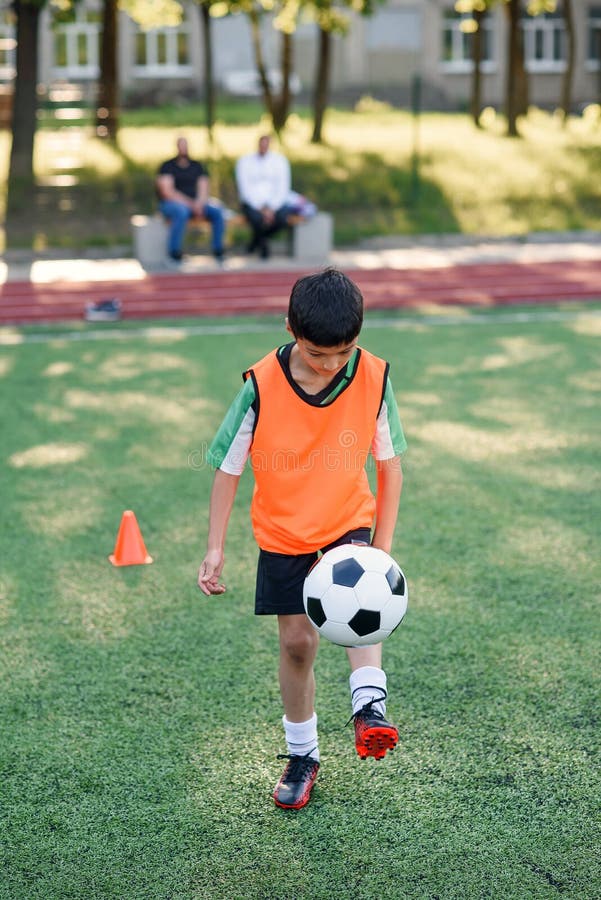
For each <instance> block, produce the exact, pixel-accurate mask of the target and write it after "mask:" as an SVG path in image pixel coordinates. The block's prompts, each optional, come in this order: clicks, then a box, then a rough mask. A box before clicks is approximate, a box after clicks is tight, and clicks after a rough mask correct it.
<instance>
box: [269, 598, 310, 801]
mask: <svg viewBox="0 0 601 900" xmlns="http://www.w3.org/2000/svg"><path fill="white" fill-rule="evenodd" d="M278 624H279V629H280V691H281V694H282V702H283V704H284V713H285V715H284V718H283V720H282V722H283V725H284V732H285V735H286V744H287V745H288V756H287V758H288V763H287V764H286V768H285V769H284V772H283V774H282V776H281V778H280V780H279V781H278V783H277V784H276V786H275V791H274V792H273V799H274V800H275V803H276V805H277V806H281V807H283V808H284V809H300V808H301V807H302V806H305V804H307V803H308V802H309V798H310V796H311V790H312V788H313V784H314V783H315V779H316V778H317V771H318V769H319V748H318V741H317V716H316V715H315V710H314V704H315V677H314V675H313V663H314V661H315V655H316V653H317V646H318V643H319V635H318V633H317V632H316V631H315V629H314V628H313V626H312V625H311V623H310V622H309V620H308V618H307V617H306V616H305V615H304V613H303V614H302V615H294V616H278Z"/></svg>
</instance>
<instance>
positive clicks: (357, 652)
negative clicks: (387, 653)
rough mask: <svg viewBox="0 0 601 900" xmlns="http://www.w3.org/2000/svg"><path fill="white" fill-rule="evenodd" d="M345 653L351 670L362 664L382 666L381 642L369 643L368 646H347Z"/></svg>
mask: <svg viewBox="0 0 601 900" xmlns="http://www.w3.org/2000/svg"><path fill="white" fill-rule="evenodd" d="M346 653H347V656H348V660H349V663H350V664H351V672H354V671H355V669H360V668H361V667H362V666H374V667H375V668H376V669H381V668H382V644H371V646H369V647H347V649H346Z"/></svg>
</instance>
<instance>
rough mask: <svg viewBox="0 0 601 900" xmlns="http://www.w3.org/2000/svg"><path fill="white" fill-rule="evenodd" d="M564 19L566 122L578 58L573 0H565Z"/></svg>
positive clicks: (562, 84)
mask: <svg viewBox="0 0 601 900" xmlns="http://www.w3.org/2000/svg"><path fill="white" fill-rule="evenodd" d="M563 19H564V22H565V27H566V40H567V58H566V69H565V72H564V73H563V79H562V83H561V103H560V106H561V110H562V113H563V119H564V122H566V121H567V118H568V116H569V115H570V107H571V105H572V80H573V77H574V63H575V58H576V34H575V29H574V10H573V7H572V0H563Z"/></svg>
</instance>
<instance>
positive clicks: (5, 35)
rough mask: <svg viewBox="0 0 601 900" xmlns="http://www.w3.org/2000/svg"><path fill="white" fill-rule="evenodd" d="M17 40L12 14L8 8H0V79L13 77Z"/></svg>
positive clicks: (6, 79) (7, 79) (5, 79)
mask: <svg viewBox="0 0 601 900" xmlns="http://www.w3.org/2000/svg"><path fill="white" fill-rule="evenodd" d="M16 53H17V41H16V38H15V25H14V15H13V14H12V13H11V12H10V11H9V10H8V9H2V10H0V80H1V81H10V80H11V79H12V78H14V77H15V65H16Z"/></svg>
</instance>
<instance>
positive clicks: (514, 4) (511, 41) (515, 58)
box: [505, 0, 520, 137]
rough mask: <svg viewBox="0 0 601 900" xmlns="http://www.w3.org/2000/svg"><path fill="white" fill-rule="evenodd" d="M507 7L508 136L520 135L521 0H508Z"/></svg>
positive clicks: (506, 94)
mask: <svg viewBox="0 0 601 900" xmlns="http://www.w3.org/2000/svg"><path fill="white" fill-rule="evenodd" d="M505 9H506V10H507V16H508V19H509V33H508V36H507V82H506V87H505V115H506V116H507V135H508V137H518V136H519V132H518V127H517V119H518V95H517V94H518V92H517V84H518V66H519V47H520V44H519V30H520V0H508V2H507V4H506V6H505Z"/></svg>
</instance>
